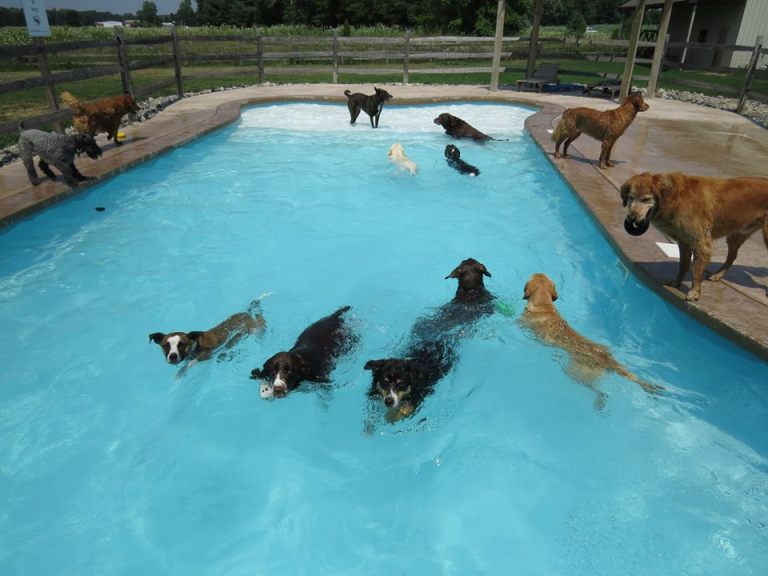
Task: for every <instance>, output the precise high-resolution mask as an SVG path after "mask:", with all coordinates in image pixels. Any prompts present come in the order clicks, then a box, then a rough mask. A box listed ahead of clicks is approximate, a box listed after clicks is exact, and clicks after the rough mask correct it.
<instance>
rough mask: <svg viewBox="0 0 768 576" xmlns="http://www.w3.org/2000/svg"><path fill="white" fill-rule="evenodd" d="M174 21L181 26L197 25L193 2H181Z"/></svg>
mask: <svg viewBox="0 0 768 576" xmlns="http://www.w3.org/2000/svg"><path fill="white" fill-rule="evenodd" d="M174 20H175V22H176V24H178V25H179V26H194V25H195V21H196V18H195V10H194V8H192V0H181V3H180V4H179V9H178V10H177V11H176V16H175V18H174Z"/></svg>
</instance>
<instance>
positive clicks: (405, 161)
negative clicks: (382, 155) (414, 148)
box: [387, 142, 418, 176]
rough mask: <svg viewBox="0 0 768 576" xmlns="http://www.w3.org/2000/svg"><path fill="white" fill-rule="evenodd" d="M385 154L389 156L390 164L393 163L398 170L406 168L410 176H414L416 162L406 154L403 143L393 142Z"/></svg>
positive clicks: (416, 169)
mask: <svg viewBox="0 0 768 576" xmlns="http://www.w3.org/2000/svg"><path fill="white" fill-rule="evenodd" d="M387 156H389V160H390V161H391V162H392V164H395V165H396V166H397V167H398V168H400V170H408V171H409V172H410V173H411V176H414V175H415V174H416V172H417V171H418V168H417V167H416V163H415V162H414V161H413V160H411V159H410V158H408V155H407V154H406V153H405V150H404V149H403V145H402V144H400V143H399V142H395V143H394V144H392V146H390V147H389V153H388V154H387Z"/></svg>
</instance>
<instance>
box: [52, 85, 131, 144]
mask: <svg viewBox="0 0 768 576" xmlns="http://www.w3.org/2000/svg"><path fill="white" fill-rule="evenodd" d="M61 100H62V101H63V102H64V103H65V104H66V105H67V106H69V107H70V108H71V109H72V126H73V127H74V128H75V130H77V131H78V132H81V133H83V134H90V135H91V136H96V134H98V133H100V132H106V133H107V140H112V139H114V140H115V146H122V145H123V143H122V142H121V141H120V140H119V139H118V138H117V132H118V129H119V128H120V121H121V120H122V118H123V116H125V115H126V114H128V113H131V114H136V113H137V112H138V111H139V106H138V104H137V103H136V100H134V99H133V96H131V95H130V94H127V93H126V94H123V95H121V96H108V97H105V98H100V99H98V100H95V101H93V102H80V101H79V100H78V99H77V98H75V97H74V96H73V95H72V94H70V93H69V92H62V93H61Z"/></svg>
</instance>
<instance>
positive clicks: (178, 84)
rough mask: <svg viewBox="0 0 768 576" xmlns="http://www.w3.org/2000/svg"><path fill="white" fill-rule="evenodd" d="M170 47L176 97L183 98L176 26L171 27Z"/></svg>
mask: <svg viewBox="0 0 768 576" xmlns="http://www.w3.org/2000/svg"><path fill="white" fill-rule="evenodd" d="M171 40H172V43H171V45H172V46H173V73H174V74H175V75H176V95H177V96H178V97H179V98H184V83H183V82H182V80H181V54H179V36H178V34H177V33H176V26H171Z"/></svg>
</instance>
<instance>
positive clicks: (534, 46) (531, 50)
mask: <svg viewBox="0 0 768 576" xmlns="http://www.w3.org/2000/svg"><path fill="white" fill-rule="evenodd" d="M543 11H544V0H536V5H535V6H534V8H533V26H532V27H531V38H530V41H529V42H528V68H527V70H526V76H525V77H526V78H532V77H533V73H534V72H536V51H537V50H538V46H539V27H540V26H541V14H542V12H543Z"/></svg>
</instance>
